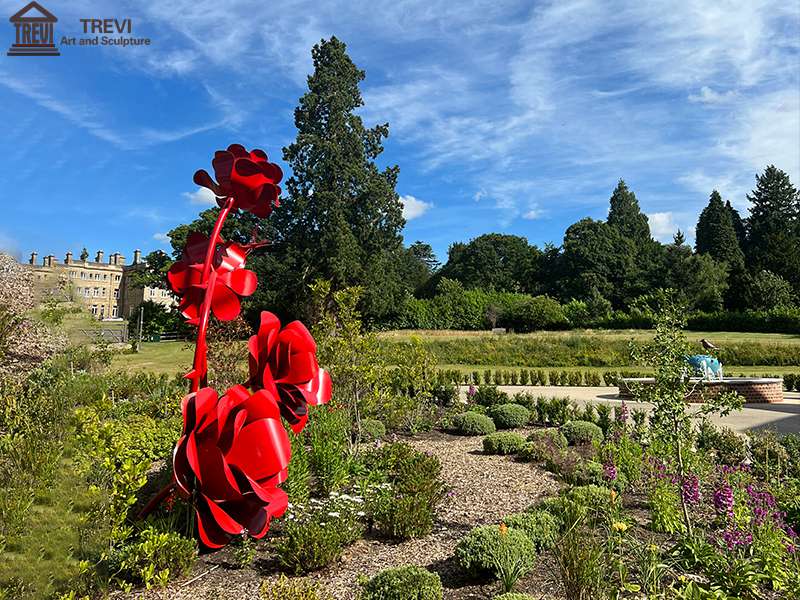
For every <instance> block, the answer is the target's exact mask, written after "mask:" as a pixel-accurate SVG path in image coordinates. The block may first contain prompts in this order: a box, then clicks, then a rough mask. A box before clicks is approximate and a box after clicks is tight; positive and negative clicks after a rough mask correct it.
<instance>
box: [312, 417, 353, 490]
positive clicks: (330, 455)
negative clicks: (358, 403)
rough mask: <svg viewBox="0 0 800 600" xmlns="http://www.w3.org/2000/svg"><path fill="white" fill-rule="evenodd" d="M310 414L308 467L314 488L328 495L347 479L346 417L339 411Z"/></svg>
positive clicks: (348, 431) (347, 433)
mask: <svg viewBox="0 0 800 600" xmlns="http://www.w3.org/2000/svg"><path fill="white" fill-rule="evenodd" d="M309 412H310V418H309V426H308V427H307V428H306V431H307V433H306V435H307V436H308V442H309V445H310V450H309V453H308V463H309V466H310V467H311V472H312V473H313V474H314V480H315V482H316V486H317V488H318V489H319V491H320V492H322V493H324V494H328V493H330V492H332V491H334V490H337V489H339V488H340V487H341V486H342V485H344V483H345V482H346V481H347V478H348V472H349V456H348V449H347V443H348V440H349V438H350V424H349V422H348V415H347V413H346V412H345V411H344V410H342V409H336V408H333V407H327V406H322V407H318V408H316V409H310V411H309Z"/></svg>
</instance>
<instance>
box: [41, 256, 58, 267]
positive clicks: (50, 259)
mask: <svg viewBox="0 0 800 600" xmlns="http://www.w3.org/2000/svg"><path fill="white" fill-rule="evenodd" d="M54 264H56V257H55V256H53V255H52V254H48V255H47V256H45V257H44V258H43V259H42V265H44V266H45V267H52V266H53V265H54Z"/></svg>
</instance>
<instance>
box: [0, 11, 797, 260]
mask: <svg viewBox="0 0 800 600" xmlns="http://www.w3.org/2000/svg"><path fill="white" fill-rule="evenodd" d="M25 3H26V2H25V0H18V1H14V2H8V1H6V0H0V5H2V10H0V16H3V18H2V19H0V21H2V23H4V24H2V23H0V31H3V32H4V34H3V37H2V40H3V41H2V43H3V44H5V45H9V44H11V42H12V41H13V37H14V30H13V27H12V26H11V24H10V23H9V22H8V21H7V20H6V19H7V17H6V16H5V15H8V16H10V15H11V14H13V13H14V12H16V11H17V10H19V9H20V8H21V7H22V6H23V5H24V4H25ZM42 4H43V5H44V6H45V7H46V8H48V9H49V10H50V11H51V12H53V13H55V14H56V15H57V16H58V18H59V22H58V24H57V26H56V35H57V36H65V35H66V36H77V37H80V36H82V35H83V34H82V31H81V25H80V22H79V19H81V18H117V19H122V18H130V19H132V21H133V32H132V35H133V36H134V37H149V38H151V40H152V45H151V46H149V47H141V48H119V47H110V48H99V47H88V48H87V47H62V49H61V53H62V56H60V57H58V58H39V57H37V58H21V57H7V56H5V55H3V56H2V57H0V115H2V120H3V122H4V131H3V134H4V135H2V136H0V151H2V155H3V157H4V160H3V161H1V162H0V182H2V188H0V189H1V190H2V191H0V194H2V196H3V197H4V203H5V207H6V208H5V211H4V212H3V216H2V217H1V218H0V247H2V248H5V249H7V250H11V251H12V252H14V253H16V254H18V255H20V256H26V255H27V253H29V252H31V251H32V250H37V251H38V252H39V254H40V256H41V255H44V254H50V253H52V254H55V255H56V256H57V257H59V259H61V258H63V254H64V252H65V251H66V250H70V249H71V250H72V251H73V252H78V251H80V248H81V247H82V246H86V247H88V248H89V250H90V252H91V253H92V254H94V252H95V251H96V250H98V249H102V250H104V251H105V252H106V255H108V254H109V253H111V252H114V251H121V252H122V253H123V254H125V255H126V256H128V257H129V258H130V256H131V253H132V250H133V249H134V248H141V249H142V250H144V251H150V250H153V249H156V248H163V249H167V248H168V245H167V243H166V242H165V241H164V233H165V232H166V231H168V230H169V229H171V228H172V227H174V226H175V225H177V224H178V223H181V222H186V221H188V220H191V219H192V218H193V217H194V216H195V215H196V214H197V212H198V211H200V210H202V209H203V208H205V207H206V205H207V204H204V203H207V200H208V199H207V197H205V196H204V195H203V194H201V193H199V192H198V190H197V187H196V186H194V185H193V184H192V181H191V177H192V173H193V172H194V171H195V170H196V169H198V168H206V169H208V168H209V167H210V159H211V156H212V154H213V152H214V150H216V149H218V148H222V147H225V146H227V145H228V144H229V143H232V142H239V143H242V144H244V145H245V146H247V147H253V146H257V147H261V148H263V149H264V150H265V151H266V152H267V153H268V154H269V155H270V158H271V159H273V160H277V161H278V162H279V163H281V160H280V158H281V147H282V146H284V145H286V144H287V143H289V142H290V141H291V140H292V139H293V138H294V135H295V130H294V126H293V119H292V111H293V109H294V106H295V105H296V102H297V99H298V98H299V96H300V95H302V93H303V92H304V90H305V77H306V75H307V74H308V73H309V71H310V69H311V58H310V49H311V46H312V45H313V44H314V43H315V42H317V41H319V39H320V38H322V37H328V36H330V35H336V36H338V37H339V38H340V39H342V40H343V41H345V42H346V43H347V45H348V49H349V53H350V56H351V57H352V59H353V60H354V61H355V63H356V64H357V65H358V66H359V67H361V68H362V69H364V70H366V73H367V79H366V81H365V82H364V84H363V86H362V91H363V95H364V100H365V106H364V108H363V110H362V115H363V117H364V118H365V121H366V123H367V124H374V123H377V122H384V121H388V122H389V124H390V131H391V136H390V138H389V140H388V142H387V144H386V152H385V153H384V155H383V159H382V161H383V162H384V163H387V164H388V163H396V164H398V165H399V166H400V180H399V184H398V188H397V189H398V192H399V194H400V195H401V196H402V197H403V199H404V201H405V205H406V212H407V215H408V217H409V220H408V224H407V226H406V229H405V232H404V235H405V239H406V242H407V243H411V242H412V241H414V240H417V239H420V240H423V241H426V242H429V243H430V244H431V245H432V246H433V247H434V250H435V251H436V252H437V254H438V255H439V258H440V259H445V258H446V250H447V247H448V245H449V244H450V243H451V242H453V241H456V240H466V239H469V238H472V237H475V236H477V235H480V234H481V233H485V232H490V231H501V232H508V233H514V234H519V235H524V236H527V237H528V239H529V240H530V241H531V242H532V243H537V244H543V243H545V242H548V241H553V242H555V243H559V242H560V240H561V239H562V236H563V232H564V229H565V228H566V227H567V226H568V225H569V224H571V223H573V222H574V221H576V220H578V219H580V218H582V217H585V216H591V217H594V218H604V217H605V214H606V211H607V206H608V197H609V195H610V193H611V191H612V189H613V188H614V186H615V184H616V182H617V180H618V179H619V178H620V177H622V178H624V179H625V180H626V181H627V182H628V185H629V186H630V187H631V188H632V189H633V190H634V191H635V192H636V195H637V197H638V198H639V201H640V204H641V205H642V209H643V210H644V211H645V212H646V213H647V214H648V215H649V216H650V223H651V229H652V230H653V233H654V235H655V236H656V237H657V238H659V239H661V240H664V241H666V240H669V239H670V238H671V236H672V234H673V233H674V231H675V230H676V229H677V228H678V227H680V228H681V229H682V230H684V231H685V232H688V234H689V236H690V237H691V235H692V233H693V231H692V227H693V226H694V224H695V222H696V219H697V214H698V212H699V210H701V209H702V207H703V205H704V204H705V202H706V201H707V198H708V195H709V193H710V192H711V190H712V189H713V188H715V187H716V188H717V189H719V191H720V192H721V193H722V194H723V197H724V198H726V199H730V200H731V201H732V202H733V203H734V205H735V206H737V207H738V208H739V209H740V210H744V211H746V208H747V201H746V198H745V194H746V193H747V191H749V190H750V189H751V188H752V184H753V178H754V176H755V174H756V173H757V172H759V171H761V170H762V169H763V168H764V166H766V165H767V164H769V163H774V164H775V165H776V166H778V167H779V168H781V169H784V170H785V171H787V172H788V173H789V174H790V176H791V177H792V180H793V182H794V183H795V184H797V183H800V3H798V2H796V1H793V2H786V1H785V0H780V1H772V0H769V1H766V0H765V1H750V2H741V1H734V2H726V1H709V2H705V1H695V2H680V1H674V0H673V1H648V2H640V1H637V2H614V1H604V0H559V1H555V2H535V3H532V2H503V1H497V0H495V1H488V2H471V1H469V0H464V1H461V2H453V1H452V0H447V1H444V0H424V1H418V0H408V1H404V0H391V1H388V2H383V1H372V2H358V1H354V0H345V1H342V2H338V1H337V2H324V3H323V2H314V1H309V2H276V1H272V2H235V1H232V2H219V1H218V0H217V1H214V2H210V1H205V0H192V1H185V0H174V1H172V0H170V1H166V0H160V1H157V2H156V1H148V2H115V3H111V2H104V1H97V2H94V1H86V0H71V1H70V2H66V1H56V0H47V1H43V2H42ZM284 166H285V165H284Z"/></svg>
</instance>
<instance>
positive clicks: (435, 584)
mask: <svg viewBox="0 0 800 600" xmlns="http://www.w3.org/2000/svg"><path fill="white" fill-rule="evenodd" d="M360 598H361V599H362V600H441V598H442V581H441V579H439V575H437V574H436V573H431V572H430V571H428V570H426V569H423V568H422V567H415V566H406V567H397V568H394V569H386V570H384V571H381V572H380V573H378V574H377V575H376V576H375V577H373V578H372V579H370V580H369V581H368V582H367V583H365V584H364V586H363V587H362V589H361V595H360Z"/></svg>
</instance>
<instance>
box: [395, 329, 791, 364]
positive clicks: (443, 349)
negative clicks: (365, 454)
mask: <svg viewBox="0 0 800 600" xmlns="http://www.w3.org/2000/svg"><path fill="white" fill-rule="evenodd" d="M406 343H408V342H405V341H397V340H393V339H391V338H385V339H382V340H381V346H382V349H383V352H384V353H385V355H386V358H387V360H389V361H391V357H392V356H397V352H398V347H397V346H398V344H400V345H402V344H406ZM420 343H421V344H422V345H423V347H425V348H426V349H427V350H429V351H430V352H432V353H433V354H434V356H435V357H436V360H437V362H438V363H439V364H449V365H486V366H495V365H505V366H509V367H531V366H535V367H536V368H540V367H544V368H551V367H609V368H621V367H622V368H624V367H636V366H637V365H636V364H634V362H633V361H632V359H631V354H630V342H628V341H626V340H624V339H608V338H607V337H605V336H600V335H596V336H592V335H589V334H574V335H572V334H566V335H564V334H561V335H551V336H548V335H543V336H536V337H531V336H518V335H497V336H492V335H485V336H475V337H461V338H448V339H437V338H431V337H428V338H422V339H421V340H420ZM638 343H641V342H635V344H638ZM692 350H693V351H694V352H697V353H701V354H702V353H705V350H703V349H702V347H701V346H700V345H699V344H696V345H695V346H693V349H692ZM716 355H717V356H718V357H719V359H720V360H721V361H722V364H723V365H726V366H740V367H745V366H773V367H781V366H787V367H788V366H794V365H800V344H783V345H779V344H770V343H762V342H735V343H730V342H729V343H726V344H725V345H724V346H723V347H722V348H720V349H719V350H718V351H716Z"/></svg>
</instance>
